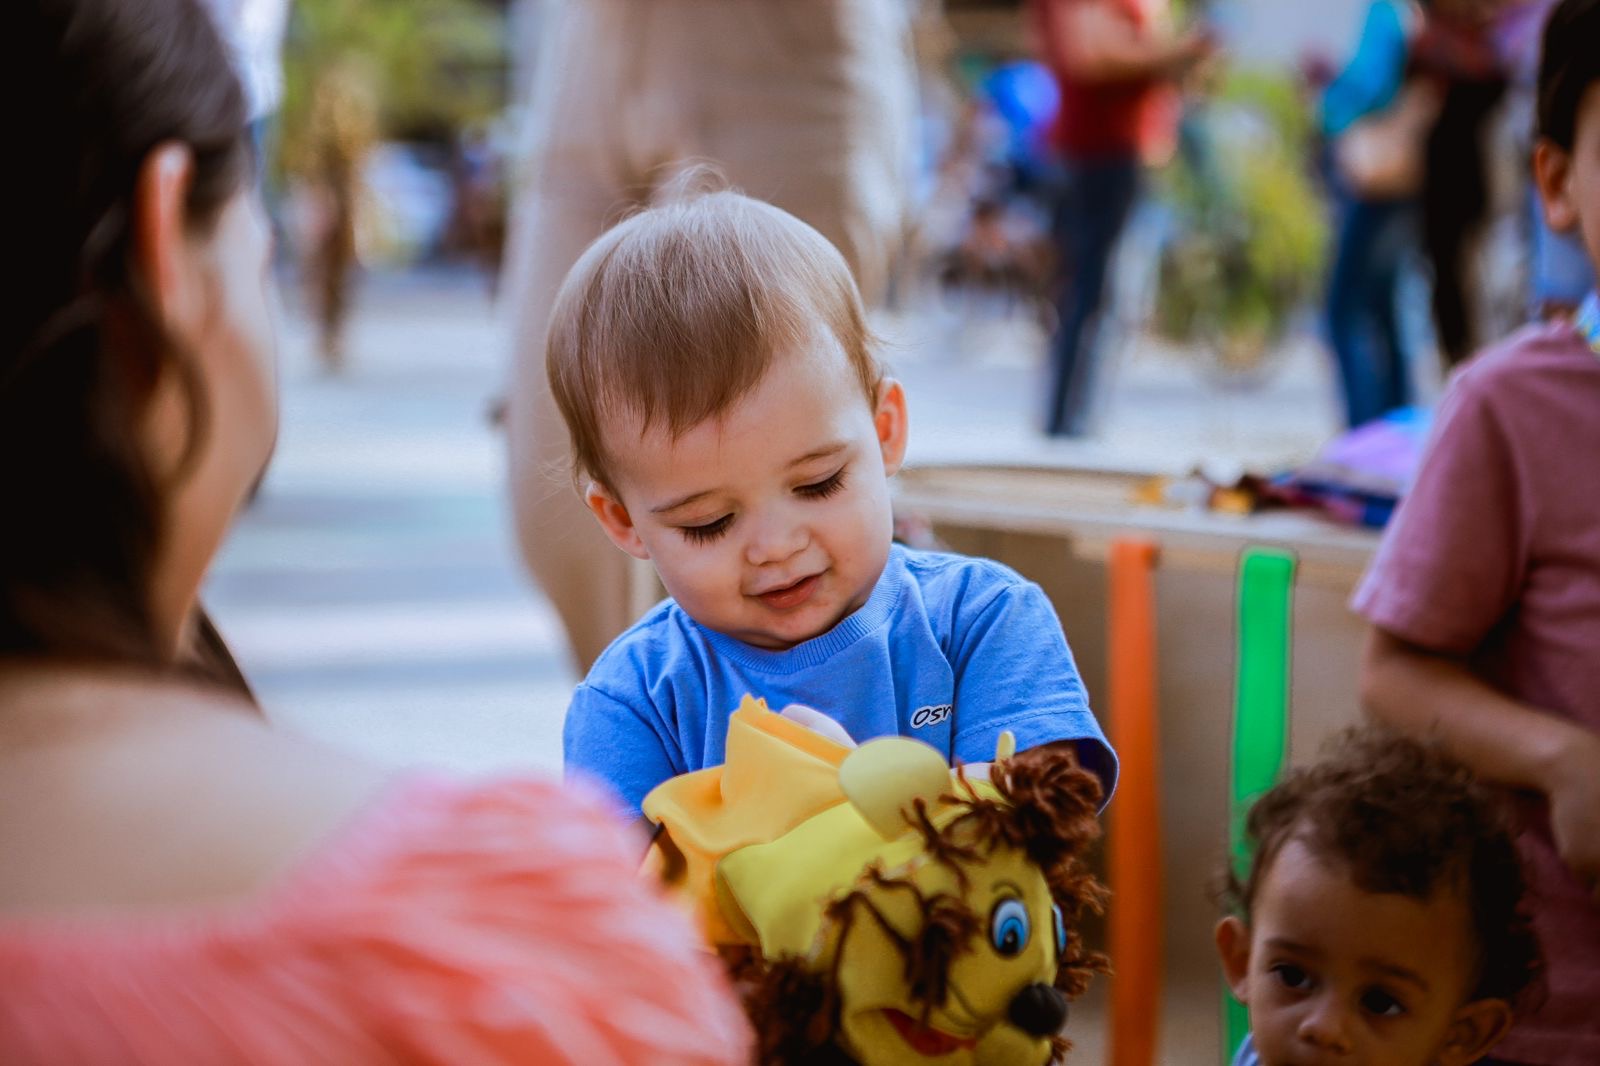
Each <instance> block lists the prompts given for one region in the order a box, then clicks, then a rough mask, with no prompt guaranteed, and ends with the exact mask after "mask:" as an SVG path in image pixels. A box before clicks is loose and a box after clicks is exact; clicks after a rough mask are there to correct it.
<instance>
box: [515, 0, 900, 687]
mask: <svg viewBox="0 0 1600 1066" xmlns="http://www.w3.org/2000/svg"><path fill="white" fill-rule="evenodd" d="M910 7H911V4H910V3H908V0H763V2H761V3H750V2H748V0H643V2H638V0H545V3H544V4H543V7H542V12H541V15H540V17H539V20H538V28H539V35H540V52H539V58H538V61H537V64H536V67H535V70H534V76H533V81H532V84H531V92H532V94H533V95H532V100H531V109H532V115H531V122H530V134H531V144H530V147H529V155H528V161H527V171H526V173H525V174H523V175H522V176H521V177H520V178H519V179H518V180H517V182H516V184H515V186H514V191H513V194H512V203H513V206H512V211H513V213H512V221H511V235H510V239H509V242H508V247H507V255H506V263H505V267H504V271H503V275H502V277H503V285H502V288H501V299H502V301H503V302H504V304H505V305H506V309H507V312H508V314H509V317H510V320H511V328H512V334H513V336H512V345H513V353H512V363H511V373H510V382H509V394H508V396H507V403H506V429H507V435H508V450H509V459H510V463H509V475H510V492H511V500H512V503H513V507H514V511H515V519H516V527H517V534H518V538H519V541H520V544H521V547H522V554H523V558H524V560H525V561H526V563H527V565H528V568H529V570H530V571H531V572H532V574H533V577H534V579H535V580H536V581H537V582H538V583H539V585H540V586H541V587H542V588H543V590H544V593H545V595H547V596H548V597H549V598H550V601H551V603H552V604H553V605H554V606H555V608H556V611H557V613H558V614H559V615H560V617H561V620H562V623H563V625H564V626H565V628H566V633H567V637H568V640H569V643H570V646H571V648H572V652H573V657H574V665H575V666H576V667H577V669H578V670H579V671H580V672H584V671H587V670H588V668H589V666H590V665H591V664H592V663H593V662H594V660H595V658H596V657H597V656H598V655H599V654H600V652H601V651H603V650H604V649H605V647H606V645H608V644H609V643H610V642H611V641H612V639H613V638H615V637H616V636H617V635H618V634H619V633H621V632H622V631H623V630H624V629H625V628H627V626H628V625H629V624H630V623H631V622H632V621H633V610H632V605H631V604H630V603H629V594H628V576H629V560H628V558H627V556H625V555H623V554H622V553H621V552H619V551H618V550H617V549H616V548H615V547H613V546H612V545H611V543H610V542H609V541H607V540H606V539H605V537H604V536H602V535H601V533H600V531H599V529H597V528H596V527H595V524H594V521H593V519H592V518H591V517H590V515H589V512H588V509H587V508H586V507H585V506H584V503H583V500H582V498H581V496H580V494H579V493H578V492H576V491H574V487H573V485H572V483H571V458H570V455H569V451H568V440H567V432H566V428H565V426H564V425H563V424H562V421H561V417H560V414H559V413H558V412H557V411H556V408H555V404H554V402H553V401H552V400H551V398H550V388H549V382H548V381H547V380H546V375H545V330H546V326H547V322H548V319H549V313H550V305H551V302H552V301H553V300H554V298H555V293H556V290H557V288H559V286H560V284H561V281H562V279H563V278H564V277H565V276H566V273H567V270H568V268H569V267H571V266H572V264H573V263H574V262H575V261H576V260H577V258H578V255H579V253H580V252H581V251H582V250H583V249H584V248H585V247H587V246H588V245H589V243H590V242H591V241H593V240H594V239H595V238H596V237H598V236H599V235H600V233H601V232H602V231H604V230H605V229H606V228H607V227H608V226H609V225H611V224H613V223H615V222H617V221H619V220H620V219H621V218H622V217H623V216H624V215H625V214H626V213H627V211H628V210H629V209H630V208H633V207H638V206H640V205H644V204H648V203H651V202H652V200H653V199H654V198H655V197H656V196H657V195H658V194H659V193H660V192H661V190H663V189H665V188H668V187H671V186H672V184H673V182H674V180H675V179H676V178H677V177H678V176H679V175H680V174H681V173H682V172H683V171H684V170H685V169H686V168H688V167H691V166H693V165H695V164H705V163H709V164H711V165H712V166H714V167H715V168H716V169H717V170H718V171H719V172H720V174H721V175H722V176H723V177H724V178H725V179H726V180H727V182H728V183H729V184H730V185H731V186H733V187H734V188H736V189H738V190H740V191H742V192H744V193H747V194H749V195H750V196H753V197H756V198H757V199H761V200H766V201H769V202H771V203H773V204H775V205H777V206H778V207H781V208H783V209H784V210H786V211H789V212H790V213H792V214H794V215H797V216H798V217H799V218H801V219H802V220H804V221H805V222H807V223H809V224H810V225H812V226H813V227H815V228H816V229H817V230H819V231H821V233H822V234H823V236H825V237H827V238H828V239H829V240H830V241H831V242H833V244H834V245H836V246H837V247H838V248H839V250H840V251H841V252H842V253H843V254H844V256H845V259H846V260H847V261H848V262H849V264H850V266H851V268H852V270H853V271H854V273H855V275H856V279H857V282H858V283H859V285H860V287H861V290H862V293H863V295H864V296H865V298H866V299H867V301H868V302H869V304H870V303H872V302H874V301H876V300H878V299H880V298H881V297H882V295H883V293H884V291H885V288H886V286H887V283H888V280H889V274H890V264H891V259H892V258H893V255H894V253H895V250H896V249H897V248H898V247H899V245H900V243H901V241H902V239H903V237H904V233H905V214H906V212H905V207H904V203H905V198H906V194H907V190H908V187H909V179H908V175H907V173H906V170H907V164H908V161H909V159H910V154H911V153H910V145H911V141H912V138H913V136H914V135H915V122H916V113H915V108H914V106H913V96H914V92H913V87H914V84H915V74H914V71H913V69H912V63H911V49H910V31H911V26H910V20H911V14H912V12H911V11H910ZM580 487H581V486H580Z"/></svg>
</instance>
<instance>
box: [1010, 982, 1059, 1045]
mask: <svg viewBox="0 0 1600 1066" xmlns="http://www.w3.org/2000/svg"><path fill="white" fill-rule="evenodd" d="M1006 1013H1007V1014H1008V1015H1010V1017H1011V1022H1012V1024H1013V1025H1015V1026H1016V1027H1017V1028H1018V1029H1021V1030H1022V1031H1023V1032H1025V1033H1031V1034H1032V1035H1034V1036H1055V1035H1056V1034H1057V1033H1059V1032H1061V1027H1062V1026H1063V1025H1066V1024H1067V997H1066V996H1063V995H1062V994H1061V993H1060V992H1058V991H1056V990H1055V989H1053V988H1051V987H1050V986H1049V985H1029V986H1028V987H1027V988H1024V989H1023V990H1022V991H1021V992H1018V993H1017V994H1016V996H1015V998H1013V999H1012V1000H1011V1008H1010V1010H1008V1011H1007V1012H1006Z"/></svg>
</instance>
